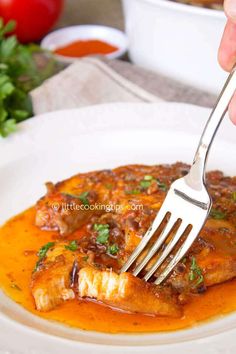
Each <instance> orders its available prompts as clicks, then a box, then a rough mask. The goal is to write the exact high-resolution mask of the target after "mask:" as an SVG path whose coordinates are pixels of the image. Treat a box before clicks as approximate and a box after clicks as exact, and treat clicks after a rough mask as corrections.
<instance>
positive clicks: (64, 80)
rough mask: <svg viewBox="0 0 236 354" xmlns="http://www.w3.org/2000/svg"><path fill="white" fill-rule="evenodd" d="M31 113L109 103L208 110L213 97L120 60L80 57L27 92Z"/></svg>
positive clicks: (213, 100) (211, 104)
mask: <svg viewBox="0 0 236 354" xmlns="http://www.w3.org/2000/svg"><path fill="white" fill-rule="evenodd" d="M31 96H32V100H33V107H34V113H35V114H41V113H45V112H49V111H54V110H60V109H68V108H77V107H83V106H88V105H94V104H99V103H109V102H158V101H161V100H166V101H176V102H187V103H192V104H197V105H200V106H206V107H211V106H213V104H214V102H215V97H214V96H213V95H210V94H208V93H206V92H202V91H200V90H197V89H195V88H192V87H189V86H186V85H184V84H182V83H180V82H177V81H174V80H172V79H170V78H167V77H165V76H163V75H160V74H157V73H154V72H151V71H148V70H146V69H143V68H140V67H138V66H135V65H133V64H131V63H129V62H126V61H121V60H106V59H104V58H103V59H102V58H91V57H90V58H83V59H80V60H78V61H77V62H76V63H74V64H72V65H70V66H69V67H67V68H66V69H64V70H63V71H61V72H60V73H59V74H57V75H55V76H53V77H52V78H50V79H49V80H47V81H46V82H44V83H43V85H42V86H40V87H38V88H37V89H35V90H34V91H32V93H31Z"/></svg>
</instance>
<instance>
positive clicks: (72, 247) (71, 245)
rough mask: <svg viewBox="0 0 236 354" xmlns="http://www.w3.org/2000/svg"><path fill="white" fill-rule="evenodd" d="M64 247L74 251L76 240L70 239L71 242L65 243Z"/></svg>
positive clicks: (76, 246) (76, 247)
mask: <svg viewBox="0 0 236 354" xmlns="http://www.w3.org/2000/svg"><path fill="white" fill-rule="evenodd" d="M65 249H66V250H69V251H72V252H74V251H76V250H77V249H78V244H77V241H76V240H74V241H71V242H70V243H69V245H66V246H65Z"/></svg>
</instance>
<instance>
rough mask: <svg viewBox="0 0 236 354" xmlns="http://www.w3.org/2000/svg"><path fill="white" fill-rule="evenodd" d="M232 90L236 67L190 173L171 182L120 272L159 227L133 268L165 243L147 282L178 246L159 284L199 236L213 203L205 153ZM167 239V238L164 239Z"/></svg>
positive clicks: (235, 87)
mask: <svg viewBox="0 0 236 354" xmlns="http://www.w3.org/2000/svg"><path fill="white" fill-rule="evenodd" d="M235 90H236V69H235V68H234V69H233V70H232V72H231V74H230V75H229V77H228V79H227V81H226V83H225V85H224V87H223V89H222V91H221V94H220V96H219V98H218V100H217V103H216V105H215V108H214V109H213V111H212V113H211V115H210V117H209V119H208V121H207V124H206V126H205V128H204V131H203V133H202V136H201V139H200V143H199V146H198V148H197V152H196V154H195V157H194V160H193V164H192V166H191V168H190V171H189V173H188V174H187V175H186V176H185V177H182V178H179V179H178V180H176V181H175V182H173V183H172V185H171V187H170V189H169V191H168V193H167V195H166V198H165V200H164V202H163V204H162V206H161V208H160V210H159V212H158V214H157V216H156V218H155V219H154V222H153V224H152V225H151V226H150V227H149V229H148V231H147V232H146V234H145V235H144V237H143V238H142V240H141V242H140V243H139V245H138V246H137V247H136V249H135V250H134V252H133V253H132V254H131V256H130V257H129V259H128V260H127V262H126V263H125V264H124V266H123V267H122V269H121V272H125V271H127V270H128V269H129V268H130V266H131V265H132V264H133V263H134V262H135V261H136V260H137V258H138V256H139V255H140V254H141V252H142V251H143V250H144V249H145V247H146V246H147V244H148V243H149V241H150V240H151V239H152V237H153V235H154V234H155V233H156V231H158V230H159V233H160V234H159V236H158V238H157V240H156V241H155V242H154V243H153V245H152V247H150V249H149V250H148V252H147V254H146V256H145V257H144V259H143V260H142V261H141V262H140V263H139V264H138V265H137V266H136V268H135V269H134V270H133V274H134V275H135V276H137V275H138V274H139V273H140V272H141V271H142V270H144V268H145V267H146V266H147V264H148V263H149V261H150V260H151V259H152V258H153V256H155V255H157V254H158V251H160V249H161V248H162V247H163V246H164V250H163V252H160V254H159V255H158V258H157V260H156V262H155V263H154V264H153V265H152V266H151V268H150V269H149V270H148V271H147V273H146V274H145V275H144V277H143V279H144V280H146V281H148V280H149V279H150V278H151V276H152V275H153V274H154V273H155V272H156V271H157V270H158V269H159V268H160V266H161V265H162V264H163V262H164V261H165V260H167V257H169V256H170V255H171V252H172V251H173V250H174V249H175V247H177V248H178V250H177V251H176V253H175V254H174V255H173V258H172V259H171V260H170V261H169V263H168V264H167V266H166V267H165V268H164V270H163V271H162V272H161V273H160V274H159V275H158V277H157V279H156V280H155V282H154V283H155V284H160V283H161V282H162V281H163V280H165V279H166V277H167V276H168V275H169V274H170V272H171V271H172V270H173V268H174V267H175V266H176V265H177V263H178V262H179V261H180V260H181V259H182V258H183V257H184V255H185V254H186V252H187V251H188V250H189V248H190V247H191V245H192V243H193V242H194V240H195V239H196V237H197V236H198V234H199V232H200V231H201V229H202V227H203V226H204V224H205V222H206V219H207V217H208V215H209V212H210V209H211V205H212V202H211V197H210V195H209V193H208V191H207V189H206V186H205V166H206V162H207V156H208V152H209V150H210V147H211V144H212V141H213V139H214V137H215V134H216V132H217V130H218V128H219V125H220V123H221V122H222V119H223V117H224V116H225V114H226V112H227V109H228V106H229V103H230V101H231V99H232V96H233V94H234V92H235ZM164 220H167V222H166V223H165V225H164V226H163V224H164ZM183 236H184V237H185V238H184V241H183V242H182V244H181V245H180V246H179V247H178V242H179V241H180V240H181V239H182V240H183ZM169 238H170V241H169V242H167V241H168V240H169Z"/></svg>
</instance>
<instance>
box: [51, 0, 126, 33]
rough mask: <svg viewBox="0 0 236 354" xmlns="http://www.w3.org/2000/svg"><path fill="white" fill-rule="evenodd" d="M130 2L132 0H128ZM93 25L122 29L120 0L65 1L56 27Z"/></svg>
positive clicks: (122, 20)
mask: <svg viewBox="0 0 236 354" xmlns="http://www.w3.org/2000/svg"><path fill="white" fill-rule="evenodd" d="M130 1H132V0H130ZM88 23H94V24H99V25H101V24H102V25H106V26H112V27H116V28H119V29H121V30H123V29H124V19H123V12H122V4H121V1H120V0H66V2H65V8H64V12H63V14H62V17H61V19H60V20H59V23H58V24H57V27H64V26H70V25H77V24H88Z"/></svg>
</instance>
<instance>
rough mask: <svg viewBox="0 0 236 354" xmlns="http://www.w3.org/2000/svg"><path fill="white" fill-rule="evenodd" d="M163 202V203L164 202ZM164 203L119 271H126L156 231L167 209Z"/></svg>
mask: <svg viewBox="0 0 236 354" xmlns="http://www.w3.org/2000/svg"><path fill="white" fill-rule="evenodd" d="M164 204H165V203H164ZM164 204H163V205H162V207H161V209H160V210H159V212H158V214H157V216H156V217H155V219H154V221H153V223H152V225H151V226H150V227H149V229H148V230H147V232H146V234H145V235H144V237H143V238H142V240H141V242H140V243H139V244H138V246H137V247H136V249H135V250H134V251H133V253H132V254H131V256H130V257H129V259H128V260H127V261H126V262H125V264H124V265H123V267H122V268H121V271H120V272H121V273H123V272H126V271H127V270H128V269H129V267H130V266H131V265H132V264H133V262H134V261H135V260H136V258H137V257H138V256H139V255H140V253H141V252H142V251H143V250H144V248H145V247H146V245H147V244H148V242H149V241H150V239H151V238H152V236H153V235H154V233H155V232H156V231H157V229H158V227H159V226H160V225H161V223H162V221H163V220H164V218H165V216H166V214H167V210H166V208H164V207H163V206H164Z"/></svg>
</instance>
